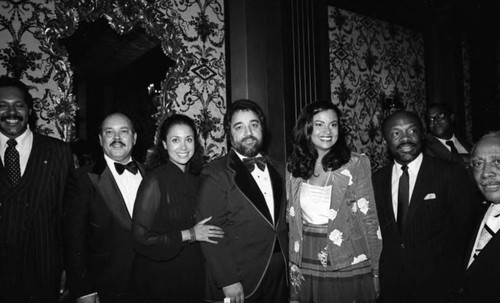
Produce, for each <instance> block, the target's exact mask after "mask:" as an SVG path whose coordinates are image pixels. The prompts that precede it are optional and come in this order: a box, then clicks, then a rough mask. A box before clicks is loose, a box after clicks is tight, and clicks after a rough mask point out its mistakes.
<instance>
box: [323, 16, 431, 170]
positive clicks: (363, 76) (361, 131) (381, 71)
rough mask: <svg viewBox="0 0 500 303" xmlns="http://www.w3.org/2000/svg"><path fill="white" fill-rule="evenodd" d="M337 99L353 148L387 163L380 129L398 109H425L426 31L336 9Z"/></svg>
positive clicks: (332, 22) (331, 20)
mask: <svg viewBox="0 0 500 303" xmlns="http://www.w3.org/2000/svg"><path fill="white" fill-rule="evenodd" d="M328 26H329V37H330V39H329V40H330V46H329V53H330V84H331V100H332V102H333V103H334V104H336V105H338V106H339V108H340V110H341V111H342V115H343V117H342V123H343V127H344V131H345V133H346V135H347V136H346V139H347V143H348V144H349V146H350V147H351V148H352V150H354V151H357V152H359V153H365V154H367V155H368V156H369V157H370V160H371V164H372V168H373V169H378V168H380V167H382V166H384V165H385V164H386V163H387V159H388V158H387V151H386V147H385V144H384V143H383V138H382V133H381V131H380V126H381V123H382V121H383V119H384V118H385V117H386V116H387V115H388V114H389V113H390V112H391V111H393V110H395V109H398V108H404V109H407V110H411V111H416V112H417V113H419V114H420V115H421V116H422V117H423V113H424V111H425V72H424V42H423V36H422V34H421V33H418V32H414V31H411V30H409V29H406V28H404V27H401V26H398V25H394V24H390V23H387V22H384V21H380V20H377V19H373V18H369V17H366V16H362V15H359V14H356V13H352V12H349V11H346V10H342V9H339V8H336V7H332V6H330V7H329V8H328Z"/></svg>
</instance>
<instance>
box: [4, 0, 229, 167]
mask: <svg viewBox="0 0 500 303" xmlns="http://www.w3.org/2000/svg"><path fill="white" fill-rule="evenodd" d="M0 8H1V10H0V24H1V26H0V41H2V44H1V45H0V75H4V74H8V75H10V76H13V77H18V78H20V79H21V80H23V81H25V82H26V83H27V84H29V85H30V87H31V92H32V94H33V95H34V97H35V110H36V112H37V115H38V117H39V121H38V125H37V130H38V131H39V132H42V133H44V134H48V135H52V136H54V137H59V138H61V139H63V140H65V141H72V140H73V139H74V137H75V130H74V125H75V124H74V119H75V115H76V110H77V100H76V99H75V97H74V96H73V94H72V93H71V92H72V71H71V67H70V64H69V62H68V59H67V54H66V52H65V50H64V49H62V48H61V47H60V46H59V45H58V42H57V41H56V40H57V38H59V37H62V36H63V35H64V34H65V33H67V32H70V33H71V32H73V31H74V30H75V28H74V27H77V26H78V21H79V20H80V18H81V16H80V15H79V11H85V12H86V17H87V18H89V19H90V20H94V19H95V18H96V16H95V15H96V14H97V13H96V12H100V11H103V10H107V9H110V10H111V11H110V12H109V13H107V14H105V15H104V16H105V17H106V18H107V19H108V21H109V22H110V25H111V27H112V28H114V29H115V30H116V31H117V32H119V33H120V32H126V30H127V28H129V27H130V26H133V25H134V24H136V23H142V25H143V26H145V27H146V30H147V31H149V32H150V33H154V34H155V35H156V36H157V37H160V39H162V49H163V50H164V52H165V53H167V54H172V55H174V56H173V58H172V59H173V60H174V61H175V62H176V64H177V67H176V68H174V70H172V71H169V72H167V75H166V79H165V81H164V83H163V84H162V92H161V94H160V99H162V101H160V102H159V104H155V105H157V107H158V114H156V115H155V117H154V118H156V119H157V120H161V118H162V117H164V115H165V114H167V113H168V112H170V111H172V110H173V111H176V112H181V113H184V114H186V115H188V116H191V117H193V118H194V119H195V120H196V124H197V126H198V127H199V130H200V137H201V138H200V139H201V141H202V143H203V145H204V147H205V150H206V154H207V156H209V157H210V158H212V159H213V158H216V157H218V156H220V155H222V154H225V152H226V150H225V148H226V147H225V146H226V144H225V138H224V135H223V129H222V127H221V126H220V125H221V124H222V119H223V115H224V112H225V108H226V84H225V83H226V80H225V79H226V75H225V41H224V39H225V37H224V14H223V11H224V10H223V0H205V1H203V0H159V1H155V2H153V3H150V2H148V1H145V0H130V1H126V2H124V1H119V0H93V1H90V0H78V1H71V2H69V1H65V0H38V1H37V0H7V1H2V2H1V3H0ZM117 18H118V19H119V20H117ZM175 55H177V56H175ZM157 99H158V98H157Z"/></svg>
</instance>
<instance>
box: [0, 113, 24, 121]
mask: <svg viewBox="0 0 500 303" xmlns="http://www.w3.org/2000/svg"><path fill="white" fill-rule="evenodd" d="M7 119H17V120H20V121H22V120H23V116H21V115H17V114H9V115H6V116H3V117H2V118H0V121H2V122H5V121H6V120H7Z"/></svg>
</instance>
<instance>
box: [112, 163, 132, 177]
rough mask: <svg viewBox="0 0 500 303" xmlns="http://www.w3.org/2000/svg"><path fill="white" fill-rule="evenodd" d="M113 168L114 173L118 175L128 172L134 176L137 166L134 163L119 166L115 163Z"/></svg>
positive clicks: (119, 164)
mask: <svg viewBox="0 0 500 303" xmlns="http://www.w3.org/2000/svg"><path fill="white" fill-rule="evenodd" d="M115 168H116V171H117V172H118V174H119V175H121V174H123V172H124V171H125V170H128V171H129V172H131V173H133V174H134V175H135V174H137V164H135V162H134V161H130V162H129V163H127V164H121V163H118V162H115Z"/></svg>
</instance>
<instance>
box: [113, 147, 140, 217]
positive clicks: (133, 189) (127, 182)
mask: <svg viewBox="0 0 500 303" xmlns="http://www.w3.org/2000/svg"><path fill="white" fill-rule="evenodd" d="M104 159H106V163H107V164H108V167H109V170H110V171H111V173H112V174H113V178H115V181H116V184H117V185H118V188H119V189H120V192H121V193H122V196H123V199H124V200H125V204H126V205H127V210H128V213H129V214H130V217H131V218H132V214H133V212H134V202H135V197H136V196H137V189H139V185H140V184H141V181H142V176H141V173H140V172H139V171H138V172H137V174H135V175H134V174H133V173H131V172H129V171H128V170H126V169H125V170H124V171H123V174H121V175H120V174H118V172H117V171H116V168H115V162H116V161H114V160H113V159H111V158H109V157H108V156H106V155H104ZM130 161H132V158H130V159H129V161H127V162H126V163H128V162H130Z"/></svg>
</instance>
